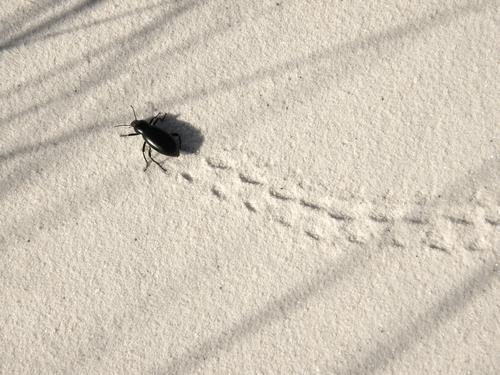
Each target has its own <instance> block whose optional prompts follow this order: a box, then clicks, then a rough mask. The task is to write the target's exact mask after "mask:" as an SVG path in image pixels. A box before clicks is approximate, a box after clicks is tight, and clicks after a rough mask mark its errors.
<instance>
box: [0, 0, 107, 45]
mask: <svg viewBox="0 0 500 375" xmlns="http://www.w3.org/2000/svg"><path fill="white" fill-rule="evenodd" d="M102 1H103V0H85V1H82V2H81V3H79V4H77V5H73V6H72V7H70V8H69V9H66V10H64V11H63V12H61V13H59V14H56V15H54V16H51V17H50V18H49V19H48V20H46V21H43V22H42V23H40V24H38V25H37V26H32V27H30V28H28V29H27V30H25V31H23V32H21V33H19V34H17V35H15V36H13V37H11V38H9V39H7V40H6V41H2V42H0V52H2V51H5V50H7V49H10V48H12V47H15V46H18V45H19V44H22V43H23V42H25V41H26V40H29V39H30V38H31V37H33V36H34V35H36V34H38V33H40V32H43V31H45V30H48V29H50V28H51V27H53V26H55V25H57V24H58V23H61V22H64V21H65V20H66V19H68V18H70V17H72V16H74V15H76V14H78V13H81V12H83V11H85V10H87V9H89V8H91V7H94V6H96V5H97V4H99V3H101V2H102Z"/></svg>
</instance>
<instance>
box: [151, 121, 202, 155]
mask: <svg viewBox="0 0 500 375" xmlns="http://www.w3.org/2000/svg"><path fill="white" fill-rule="evenodd" d="M179 117H180V115H174V114H171V113H167V114H166V115H165V117H164V118H163V117H162V118H160V119H159V120H158V122H157V123H156V125H155V126H156V127H158V128H160V129H161V130H163V131H165V132H167V133H169V134H172V133H177V134H179V136H180V138H181V139H182V144H181V149H180V151H181V152H182V153H184V154H194V153H196V152H197V151H198V150H199V149H200V148H201V145H202V144H203V141H204V140H205V137H204V136H203V134H202V133H201V131H200V130H199V129H197V128H195V127H194V126H193V125H191V124H190V123H189V122H187V121H184V120H179ZM151 119H152V117H149V118H147V119H146V121H149V120H151Z"/></svg>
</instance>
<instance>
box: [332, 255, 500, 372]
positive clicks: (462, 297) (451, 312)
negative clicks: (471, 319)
mask: <svg viewBox="0 0 500 375" xmlns="http://www.w3.org/2000/svg"><path fill="white" fill-rule="evenodd" d="M498 277H499V275H498V269H497V267H496V266H495V265H487V266H483V267H481V268H479V269H478V270H477V271H475V272H474V273H473V275H472V276H471V277H469V278H468V279H467V280H466V281H465V282H463V283H462V284H461V285H460V286H458V287H457V288H456V289H455V290H453V291H451V292H450V293H449V294H448V295H446V296H445V297H444V298H443V299H441V300H440V301H439V302H438V303H436V304H435V305H434V306H432V307H431V308H430V309H429V310H428V311H426V312H424V313H423V314H420V315H419V316H418V317H417V318H416V319H415V321H414V322H412V323H411V324H410V327H409V328H408V329H406V330H404V331H400V332H398V333H397V334H396V335H394V336H392V337H391V338H390V340H387V341H386V342H384V343H382V344H381V345H379V346H378V347H377V348H376V349H375V350H374V351H372V352H370V353H368V354H367V355H365V356H364V357H363V359H362V360H361V361H360V364H358V365H353V366H352V367H349V368H345V369H331V370H334V372H335V373H336V374H342V375H343V374H345V375H356V374H359V375H362V374H374V373H377V372H378V371H379V370H382V369H384V368H385V367H386V366H387V365H388V364H389V363H390V362H391V361H393V360H395V359H397V358H398V357H400V356H401V355H403V354H404V353H405V352H406V351H407V350H408V349H410V348H411V347H412V346H414V345H415V344H416V343H417V342H418V341H421V340H423V339H424V338H425V337H427V336H430V335H431V334H432V332H433V331H435V330H436V329H437V328H439V326H441V325H443V324H445V323H446V322H447V321H449V320H450V319H452V318H453V317H454V316H456V315H457V314H458V313H459V312H460V311H462V310H463V309H464V308H466V307H467V306H468V305H469V304H470V303H472V302H473V301H474V299H476V298H478V297H479V295H480V294H483V293H485V292H486V288H487V287H488V286H491V285H489V284H491V282H492V280H493V279H495V278H498ZM416 338H418V340H416Z"/></svg>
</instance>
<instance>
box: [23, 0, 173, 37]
mask: <svg viewBox="0 0 500 375" xmlns="http://www.w3.org/2000/svg"><path fill="white" fill-rule="evenodd" d="M168 2H169V1H168V0H164V1H159V2H156V3H154V4H150V5H147V6H142V7H137V8H135V9H133V10H129V11H125V12H122V13H119V14H116V15H114V16H111V17H105V18H102V19H98V20H95V21H92V22H87V23H84V24H82V25H78V26H74V27H68V28H65V29H61V30H58V31H53V32H49V33H45V34H44V35H40V36H34V35H33V36H30V37H29V38H26V40H24V41H23V44H24V45H27V44H29V43H33V42H36V41H43V40H47V39H51V38H56V37H58V36H62V35H65V34H70V33H73V32H77V31H80V30H85V29H89V28H91V27H95V26H101V25H104V24H106V23H108V22H113V21H117V20H120V19H122V18H127V17H130V16H137V15H138V14H139V13H145V12H148V11H150V10H153V9H155V8H158V7H161V6H162V5H163V4H166V3H168Z"/></svg>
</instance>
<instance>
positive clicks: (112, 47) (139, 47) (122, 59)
mask: <svg viewBox="0 0 500 375" xmlns="http://www.w3.org/2000/svg"><path fill="white" fill-rule="evenodd" d="M198 3H199V1H196V0H189V1H187V0H186V1H183V2H180V3H179V4H178V5H176V6H175V7H174V8H173V9H169V10H168V11H165V10H162V11H161V12H160V15H159V16H157V17H155V18H154V19H153V20H151V21H150V22H148V23H147V24H145V25H144V26H142V27H141V28H140V29H139V30H136V31H133V32H131V33H130V34H129V35H127V36H125V37H122V38H119V39H117V40H113V41H112V42H109V43H106V44H105V45H103V46H101V47H98V48H94V49H92V50H91V51H89V52H88V53H87V54H86V56H87V58H88V59H90V57H100V58H103V57H105V60H104V62H103V63H102V64H100V65H99V66H97V67H95V69H94V70H93V71H91V72H89V73H88V74H87V78H86V79H85V80H84V79H82V80H81V83H80V87H79V90H78V91H77V92H75V91H74V90H73V88H66V89H63V90H62V91H60V92H55V93H54V94H53V95H52V96H48V97H45V98H44V100H43V101H42V102H39V103H34V104H30V105H28V106H26V107H24V108H21V109H20V110H18V111H17V112H15V113H12V114H11V115H9V116H6V117H5V118H2V119H0V124H6V123H10V122H12V121H14V120H16V119H17V118H19V117H21V116H23V115H27V114H29V113H31V112H32V111H34V110H36V109H37V108H40V107H45V106H47V105H50V104H53V103H55V102H57V101H58V100H70V99H73V98H75V97H78V96H81V95H83V94H85V93H87V92H88V91H90V90H91V89H92V88H94V87H96V86H99V85H102V84H103V83H105V82H107V81H109V80H110V79H111V78H112V77H116V76H118V75H120V74H121V73H120V72H121V71H123V68H124V67H125V66H126V62H127V61H129V60H130V59H131V58H132V57H133V56H134V55H137V54H139V53H141V52H142V51H144V50H145V49H147V48H148V46H149V44H148V42H147V41H148V40H149V39H150V38H149V36H150V35H151V33H152V32H153V31H155V30H157V29H158V28H165V27H168V26H169V25H170V24H171V22H172V20H173V19H174V18H176V17H179V16H181V15H182V14H184V13H186V12H188V11H189V10H191V9H193V8H194V7H196V6H200V4H198ZM160 4H161V3H160ZM123 46H127V48H126V49H123ZM84 61H85V59H84V58H82V57H77V58H73V59H71V60H70V61H68V62H66V63H64V64H62V66H59V67H57V69H51V70H49V71H48V72H46V73H43V74H40V75H39V76H38V77H36V78H33V79H30V80H27V81H26V82H25V83H24V84H18V85H15V86H12V87H10V88H8V89H6V90H4V91H2V92H0V97H2V98H7V97H9V96H10V95H11V94H12V93H13V92H14V91H16V92H20V91H21V90H23V89H26V88H28V87H36V86H38V85H41V84H43V83H44V81H45V80H47V79H49V78H53V77H56V76H58V77H60V76H61V75H62V74H63V73H67V72H69V71H71V70H73V69H75V68H76V67H78V66H79V65H81V64H82V63H83V62H84Z"/></svg>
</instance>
